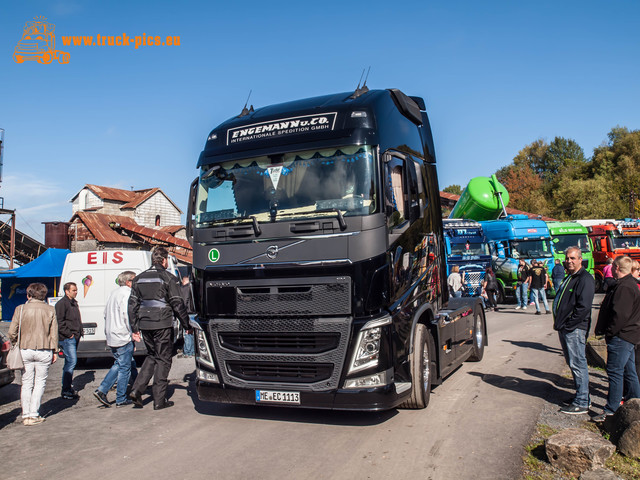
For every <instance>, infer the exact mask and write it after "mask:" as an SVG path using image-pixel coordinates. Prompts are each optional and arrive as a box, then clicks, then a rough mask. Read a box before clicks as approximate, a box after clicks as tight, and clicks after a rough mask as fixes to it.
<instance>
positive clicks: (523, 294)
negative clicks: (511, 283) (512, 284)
mask: <svg viewBox="0 0 640 480" xmlns="http://www.w3.org/2000/svg"><path fill="white" fill-rule="evenodd" d="M528 287H529V284H528V283H518V285H516V303H517V304H518V305H519V306H521V307H526V306H527V288H528Z"/></svg>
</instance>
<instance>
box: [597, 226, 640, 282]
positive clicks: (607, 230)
mask: <svg viewBox="0 0 640 480" xmlns="http://www.w3.org/2000/svg"><path fill="white" fill-rule="evenodd" d="M587 228H588V229H589V238H590V239H591V243H592V244H593V259H594V262H595V279H596V291H597V292H600V291H602V285H603V279H604V275H603V273H602V270H603V269H604V267H605V265H606V264H607V258H614V259H615V258H616V257H619V256H620V255H627V256H629V257H631V258H633V259H634V260H638V261H640V220H639V219H634V218H625V219H624V220H608V221H605V222H603V223H600V224H597V225H589V226H588V227H587Z"/></svg>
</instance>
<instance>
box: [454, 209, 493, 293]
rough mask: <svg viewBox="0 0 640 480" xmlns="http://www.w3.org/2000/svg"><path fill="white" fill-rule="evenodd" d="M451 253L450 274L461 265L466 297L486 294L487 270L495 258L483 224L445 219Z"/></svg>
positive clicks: (473, 221)
mask: <svg viewBox="0 0 640 480" xmlns="http://www.w3.org/2000/svg"><path fill="white" fill-rule="evenodd" d="M442 224H443V228H444V242H445V250H446V254H447V275H449V274H450V273H451V269H452V268H453V267H454V266H455V265H457V266H458V267H459V268H460V275H462V287H463V296H466V297H474V296H478V295H480V294H481V293H482V282H483V281H484V276H485V270H486V268H487V267H489V266H491V255H490V253H489V245H488V242H487V237H485V235H484V232H483V231H482V225H480V223H479V222H476V221H475V220H463V219H451V218H447V219H443V220H442Z"/></svg>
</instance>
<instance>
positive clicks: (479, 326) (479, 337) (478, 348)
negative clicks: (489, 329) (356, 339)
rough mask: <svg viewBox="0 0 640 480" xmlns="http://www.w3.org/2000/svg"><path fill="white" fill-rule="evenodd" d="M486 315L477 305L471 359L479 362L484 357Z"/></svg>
mask: <svg viewBox="0 0 640 480" xmlns="http://www.w3.org/2000/svg"><path fill="white" fill-rule="evenodd" d="M485 334H486V331H485V316H484V310H482V308H480V306H476V308H475V310H474V312H473V350H472V352H471V356H470V357H469V360H470V361H472V362H479V361H480V360H482V357H484V336H485Z"/></svg>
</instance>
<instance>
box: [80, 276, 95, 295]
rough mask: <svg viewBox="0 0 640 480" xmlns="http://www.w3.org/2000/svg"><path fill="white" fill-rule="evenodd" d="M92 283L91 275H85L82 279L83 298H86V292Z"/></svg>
mask: <svg viewBox="0 0 640 480" xmlns="http://www.w3.org/2000/svg"><path fill="white" fill-rule="evenodd" d="M92 283H93V277H92V276H91V275H87V276H86V277H84V278H83V279H82V285H84V298H87V292H88V291H89V288H90V287H91V284H92Z"/></svg>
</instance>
